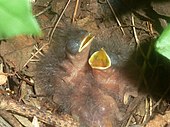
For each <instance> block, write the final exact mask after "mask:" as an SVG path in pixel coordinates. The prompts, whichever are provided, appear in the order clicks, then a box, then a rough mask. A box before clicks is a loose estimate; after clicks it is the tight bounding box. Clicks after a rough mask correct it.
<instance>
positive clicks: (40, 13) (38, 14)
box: [34, 5, 51, 17]
mask: <svg viewBox="0 0 170 127" xmlns="http://www.w3.org/2000/svg"><path fill="white" fill-rule="evenodd" d="M50 8H51V5H49V6H48V7H46V8H45V9H43V10H42V11H40V12H39V13H37V14H36V15H34V16H35V17H38V16H40V15H42V14H43V13H44V12H46V11H47V10H49V9H50Z"/></svg>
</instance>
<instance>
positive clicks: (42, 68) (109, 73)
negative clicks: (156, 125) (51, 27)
mask: <svg viewBox="0 0 170 127" xmlns="http://www.w3.org/2000/svg"><path fill="white" fill-rule="evenodd" d="M93 40H94V36H93V35H92V34H91V33H89V32H87V31H85V30H82V29H78V28H75V27H70V28H68V29H65V28H64V29H61V30H58V31H57V32H56V37H55V43H53V44H52V45H51V47H50V49H49V51H48V53H47V54H46V56H45V57H43V58H42V59H41V61H40V62H39V63H38V64H37V73H36V75H35V78H36V80H35V81H36V85H35V90H36V93H37V94H42V95H46V96H47V97H50V98H51V99H52V101H53V102H55V103H56V104H58V105H61V106H62V107H63V112H66V113H70V114H71V115H72V116H73V117H74V118H75V119H77V120H79V121H80V124H81V126H82V127H118V126H119V125H118V123H119V122H120V121H121V120H122V119H123V116H122V115H123V113H122V112H120V111H119V108H120V107H119V105H118V102H117V99H121V100H122V98H123V94H124V93H125V90H126V88H125V87H124V86H125V85H126V83H127V81H122V80H123V79H122V72H121V71H119V69H116V68H115V69H113V67H112V61H113V57H110V56H109V55H108V54H107V52H106V51H105V49H104V48H101V49H100V50H99V51H97V52H94V53H93V54H92V55H91V56H89V51H90V47H91V43H93V42H92V41H93ZM114 64H115V62H114ZM121 85H122V86H121Z"/></svg>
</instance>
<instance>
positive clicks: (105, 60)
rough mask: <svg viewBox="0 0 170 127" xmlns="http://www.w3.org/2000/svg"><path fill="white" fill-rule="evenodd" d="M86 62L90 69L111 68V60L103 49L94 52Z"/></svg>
mask: <svg viewBox="0 0 170 127" xmlns="http://www.w3.org/2000/svg"><path fill="white" fill-rule="evenodd" d="M88 62H89V64H90V66H91V67H92V68H95V69H100V70H104V69H107V68H109V67H110V66H111V59H110V57H109V56H108V55H107V53H106V51H105V50H104V49H103V48H101V49H100V50H99V51H96V52H94V53H93V54H92V55H91V57H90V58H89V61H88Z"/></svg>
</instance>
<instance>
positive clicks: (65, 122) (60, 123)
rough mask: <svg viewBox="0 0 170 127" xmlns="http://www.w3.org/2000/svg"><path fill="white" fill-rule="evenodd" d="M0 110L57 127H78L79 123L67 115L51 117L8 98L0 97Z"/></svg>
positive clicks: (49, 114) (50, 114) (46, 113)
mask: <svg viewBox="0 0 170 127" xmlns="http://www.w3.org/2000/svg"><path fill="white" fill-rule="evenodd" d="M0 100H1V101H0V109H2V110H7V111H11V112H14V113H17V114H20V115H23V116H26V117H28V118H33V117H34V116H36V117H37V118H38V119H39V120H40V121H42V122H44V123H47V124H50V125H53V126H57V127H78V126H79V123H78V122H77V121H75V120H74V119H73V118H71V117H70V116H69V115H61V116H59V115H57V114H55V115H53V114H52V113H50V112H47V111H45V110H39V109H38V108H36V107H34V106H28V105H25V104H21V103H19V102H17V101H15V100H13V99H11V98H9V97H8V96H3V95H1V96H0Z"/></svg>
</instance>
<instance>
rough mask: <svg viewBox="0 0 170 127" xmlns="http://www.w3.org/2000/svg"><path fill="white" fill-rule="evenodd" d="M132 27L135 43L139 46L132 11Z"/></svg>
mask: <svg viewBox="0 0 170 127" xmlns="http://www.w3.org/2000/svg"><path fill="white" fill-rule="evenodd" d="M132 28H133V33H134V36H135V41H136V43H137V47H139V39H138V36H137V33H136V28H135V20H134V14H133V13H132Z"/></svg>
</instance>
